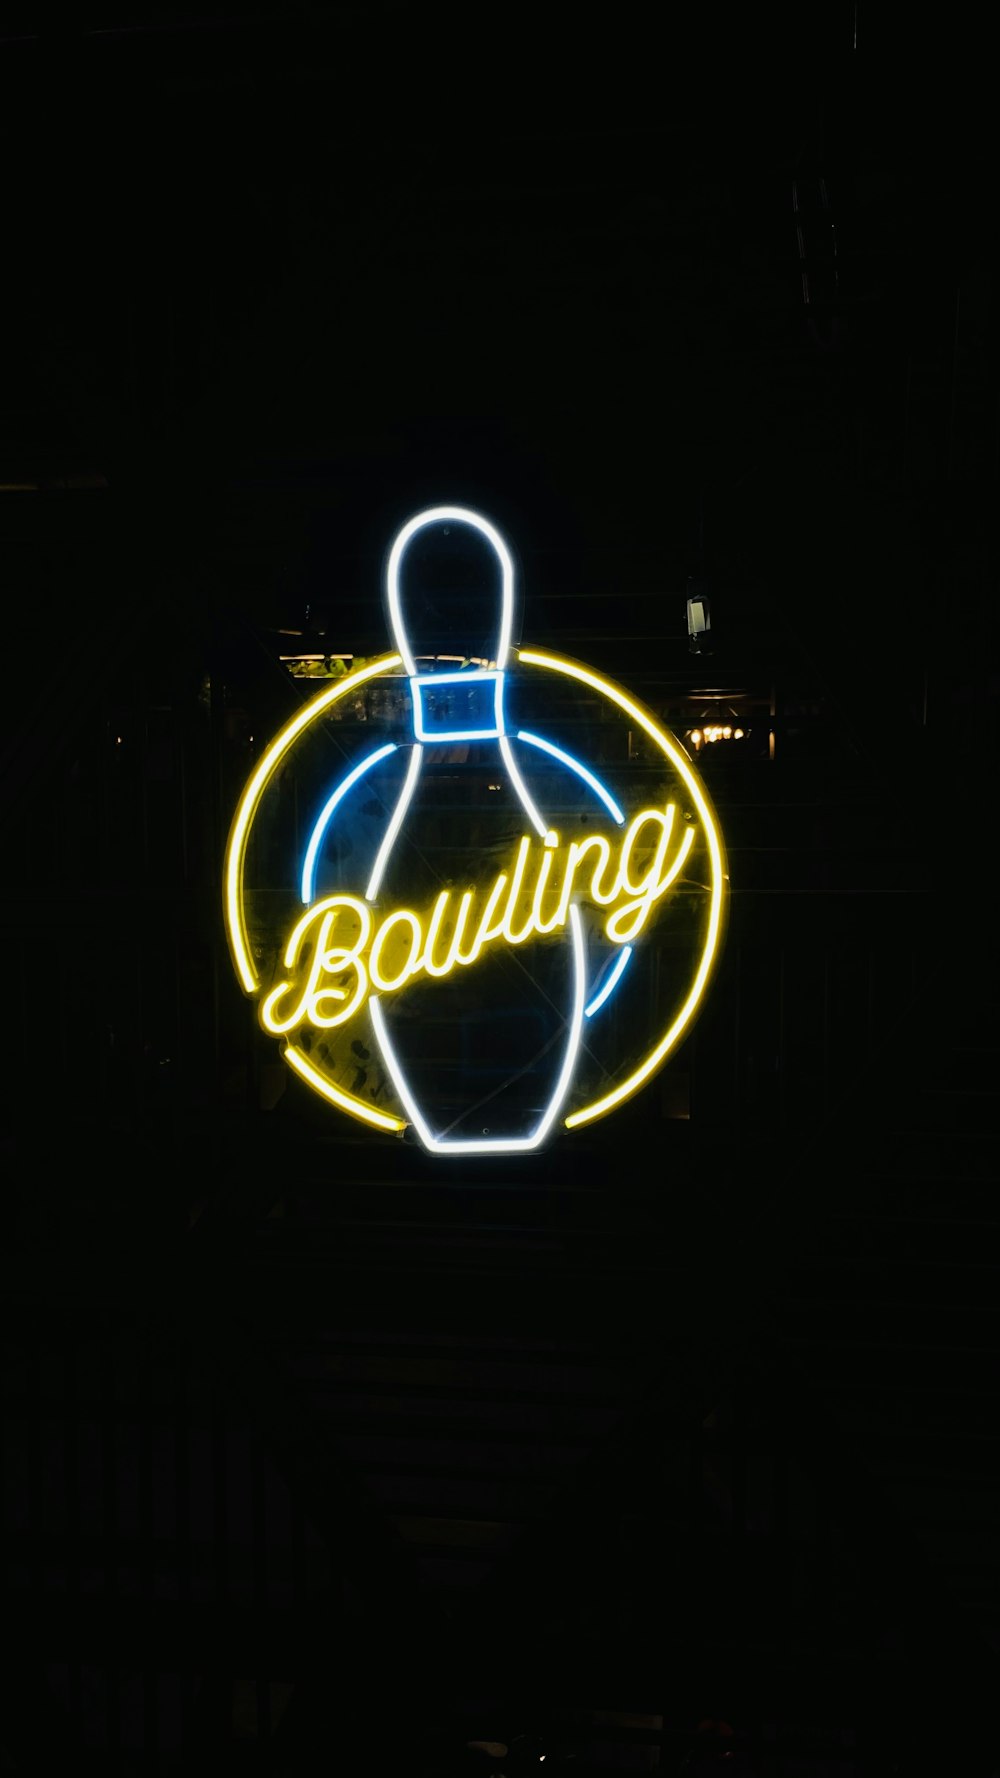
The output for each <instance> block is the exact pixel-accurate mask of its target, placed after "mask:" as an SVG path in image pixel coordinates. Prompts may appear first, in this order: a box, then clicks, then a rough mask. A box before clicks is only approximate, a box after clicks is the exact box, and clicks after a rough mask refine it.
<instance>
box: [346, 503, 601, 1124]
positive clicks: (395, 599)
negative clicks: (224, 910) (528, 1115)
mask: <svg viewBox="0 0 1000 1778" xmlns="http://www.w3.org/2000/svg"><path fill="white" fill-rule="evenodd" d="M445 523H453V524H465V525H469V526H470V527H471V528H472V529H473V530H475V531H478V532H479V533H480V535H481V536H483V537H485V538H486V540H487V542H488V543H489V544H490V545H491V546H492V548H493V551H494V553H495V555H496V556H497V558H498V560H499V562H500V571H501V606H500V629H499V635H498V639H497V651H496V656H495V660H494V666H493V668H492V669H490V670H488V671H482V670H480V671H478V672H475V679H476V680H478V681H480V682H482V681H484V680H489V679H493V680H494V681H495V684H496V692H495V696H494V703H493V714H494V723H493V727H492V729H491V728H489V727H487V728H479V729H476V730H475V731H473V732H474V735H475V738H477V739H480V740H487V739H489V740H494V739H495V740H496V742H497V744H498V746H499V749H500V755H501V758H502V759H503V762H504V765H505V767H506V769H507V773H508V775H509V778H510V781H511V783H512V784H513V786H514V789H515V791H516V793H517V796H518V800H519V801H520V803H521V806H522V808H523V809H524V812H525V814H526V815H527V817H528V819H529V821H530V822H531V825H532V826H533V828H534V829H535V832H536V833H537V834H538V835H539V837H540V838H541V839H542V840H543V841H544V842H545V843H546V844H549V845H553V844H555V836H554V835H553V836H552V838H551V839H550V837H549V835H550V832H551V830H550V828H549V825H548V823H547V822H546V821H545V820H544V819H543V817H542V816H541V814H540V813H539V811H538V809H537V808H536V806H535V803H534V801H533V799H532V797H531V795H530V792H529V791H528V787H527V785H526V784H525V782H524V779H523V778H522V777H521V774H520V772H519V771H518V768H517V762H516V760H515V759H514V755H513V752H512V751H511V745H510V740H509V737H508V736H507V734H506V731H505V723H504V710H503V674H504V667H505V664H506V660H507V656H508V654H509V652H510V636H511V629H512V626H513V619H514V564H513V562H512V560H511V556H510V551H509V550H508V548H507V546H506V544H505V543H504V540H503V538H502V537H501V536H500V533H499V532H498V531H497V530H496V529H495V528H494V526H492V525H491V524H490V523H489V521H488V520H486V519H484V518H481V517H480V515H479V514H478V513H475V512H471V511H470V510H469V509H468V508H466V507H462V506H434V507H429V508H428V509H427V510H426V511H424V512H420V513H416V514H415V515H414V517H413V518H411V519H409V520H408V521H407V523H406V524H405V525H404V526H403V527H402V530H401V531H399V532H398V534H397V536H396V538H395V541H394V543H393V546H392V549H391V551H390V553H389V562H388V567H387V571H386V592H387V601H388V607H389V622H390V626H391V628H392V633H393V639H394V641H395V643H396V647H397V649H398V651H399V653H400V655H401V656H402V660H403V665H404V667H405V669H406V672H407V675H408V677H409V680H410V691H411V696H412V699H413V712H414V734H415V735H416V734H417V733H418V732H419V731H420V730H421V729H423V723H422V691H423V687H424V686H425V685H427V686H435V687H436V686H439V685H441V684H443V683H446V682H447V683H452V684H453V683H454V682H455V681H456V680H458V679H461V678H462V677H463V675H461V674H448V675H447V676H442V675H438V674H435V673H428V674H420V673H418V672H417V664H416V661H415V659H414V656H413V651H412V649H411V648H410V640H409V636H408V634H407V629H406V623H405V621H404V618H403V611H402V605H401V601H400V586H399V571H400V567H401V564H402V560H403V555H404V553H405V550H406V548H407V546H408V544H409V543H411V542H412V540H413V538H414V537H415V536H416V534H417V532H418V531H423V530H426V528H427V526H428V525H434V524H445ZM423 732H424V734H425V736H426V730H425V729H423ZM434 738H435V740H437V739H441V738H443V737H438V736H435V737H434ZM450 738H452V739H454V738H459V732H458V731H452V735H451V737H450ZM463 738H464V737H463ZM470 738H472V737H471V736H470ZM423 751H424V744H423V743H422V742H421V741H420V740H415V741H414V744H413V751H412V755H411V759H410V766H409V770H408V771H407V774H406V779H405V781H404V784H403V787H402V790H401V791H400V794H399V798H398V801H397V803H396V808H395V810H394V812H393V815H392V819H391V821H390V823H389V827H388V829H387V832H386V835H385V838H384V840H383V842H382V845H381V846H380V848H379V852H378V856H377V858H376V860H375V865H374V868H373V870H372V874H371V877H370V879H369V882H368V887H367V889H366V890H365V900H366V901H374V899H375V898H376V896H377V895H378V891H379V888H380V886H381V883H382V878H383V876H384V874H385V870H386V866H387V864H388V860H389V857H390V855H391V852H392V848H393V846H394V844H395V841H396V839H397V837H398V834H399V830H400V828H401V826H402V823H403V819H404V817H405V814H406V810H407V808H408V807H409V804H410V802H411V800H412V797H413V793H414V791H415V789H416V786H417V782H418V780H419V777H420V768H421V765H422V761H423ZM570 917H571V929H572V942H573V971H574V990H573V1011H572V1013H571V1016H570V1020H569V1029H568V1038H567V1044H566V1052H565V1055H564V1058H563V1065H562V1068H561V1070H560V1073H559V1077H558V1080H557V1081H556V1086H555V1089H554V1091H553V1094H552V1097H551V1098H550V1100H549V1103H548V1105H547V1106H546V1108H545V1111H544V1112H543V1114H542V1116H541V1118H540V1120H539V1122H538V1124H537V1126H536V1128H535V1129H534V1131H533V1132H532V1133H531V1135H530V1136H522V1137H486V1136H483V1137H477V1138H466V1137H457V1138H449V1137H447V1136H437V1135H435V1134H434V1133H433V1131H432V1130H431V1129H430V1127H429V1126H428V1124H427V1122H426V1119H425V1118H424V1117H423V1114H422V1113H421V1111H420V1108H419V1106H418V1105H417V1103H416V1100H415V1098H414V1095H413V1093H412V1091H411V1089H410V1086H409V1083H408V1082H407V1080H406V1078H405V1076H404V1074H403V1071H402V1068H401V1066H400V1063H399V1058H398V1057H397V1055H396V1053H395V1050H394V1049H393V1046H392V1043H391V1040H390V1038H389V1034H388V1031H387V1029H386V1024H385V1018H384V1015H383V1013H382V1009H381V1006H380V1004H379V997H378V995H372V996H371V998H370V999H369V1003H368V1004H369V1008H370V1011H371V1019H372V1025H373V1028H374V1030H375V1034H376V1037H377V1039H378V1042H379V1047H380V1048H381V1050H382V1058H383V1061H384V1062H385V1065H386V1070H387V1072H388V1074H389V1077H390V1079H391V1080H392V1083H393V1085H394V1086H395V1088H396V1091H397V1093H398V1094H399V1097H400V1099H401V1101H402V1103H403V1105H404V1106H405V1108H406V1111H407V1114H408V1115H409V1117H410V1119H411V1121H412V1122H413V1124H414V1127H415V1128H416V1130H417V1132H418V1134H419V1135H420V1138H421V1141H422V1142H423V1144H424V1146H425V1148H428V1149H430V1150H432V1151H433V1152H437V1153H439V1152H441V1151H442V1150H447V1151H448V1152H450V1153H453V1154H487V1153H491V1152H492V1153H512V1152H519V1151H525V1150H528V1149H532V1148H537V1147H538V1146H539V1145H540V1144H541V1143H542V1142H543V1141H544V1139H545V1137H546V1135H547V1134H548V1132H549V1129H550V1128H551V1125H552V1123H553V1121H554V1119H555V1117H556V1114H557V1113H558V1111H559V1109H560V1107H561V1105H562V1103H563V1100H564V1099H565V1097H566V1094H567V1092H568V1091H569V1086H570V1081H571V1079H572V1074H573V1066H574V1064H575V1062H576V1058H577V1054H578V1052H579V1047H580V1034H581V1030H582V1026H583V1016H584V990H585V981H586V959H585V955H584V948H583V929H582V924H581V921H580V915H579V911H578V910H577V909H575V908H574V909H571V910H570Z"/></svg>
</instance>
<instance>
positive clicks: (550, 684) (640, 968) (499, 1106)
mask: <svg viewBox="0 0 1000 1778" xmlns="http://www.w3.org/2000/svg"><path fill="white" fill-rule="evenodd" d="M516 590H517V589H516V585H515V569H514V562H513V558H512V556H511V552H510V550H509V549H508V547H507V544H506V543H505V542H504V539H503V537H502V536H501V535H500V533H499V532H498V531H497V529H496V528H495V527H494V526H493V525H492V524H491V523H490V522H489V521H488V520H487V519H486V518H484V517H483V516H482V515H481V514H479V513H477V512H473V511H470V510H468V509H467V508H464V507H459V506H437V507H433V508H430V509H429V510H426V511H423V512H420V513H417V514H416V515H415V516H414V517H412V518H411V519H410V520H409V521H408V522H407V523H406V524H404V525H403V527H402V529H401V530H400V531H399V532H398V534H397V536H396V538H395V540H394V541H393V543H392V546H391V549H390V551H389V553H388V557H387V561H386V569H385V586H384V593H385V602H386V610H387V617H388V623H389V628H390V631H391V634H392V638H393V641H394V643H395V649H394V651H393V652H391V653H388V654H385V655H382V656H380V657H379V658H378V659H377V660H372V661H368V662H366V663H365V664H364V665H363V666H361V667H360V668H359V669H357V670H356V671H354V672H351V673H349V674H347V675H346V676H345V677H342V678H340V679H337V680H335V681H333V682H332V684H330V685H329V686H327V687H325V688H324V689H323V690H322V691H321V692H319V693H318V694H317V695H316V696H315V697H313V698H312V699H311V700H310V701H309V702H308V703H307V704H305V705H304V706H303V707H302V709H300V710H299V711H298V712H297V713H296V714H295V716H294V717H293V718H292V719H291V720H290V721H289V722H287V723H286V724H285V725H284V727H283V728H282V729H281V730H280V732H279V733H278V734H277V735H276V736H275V737H274V739H273V740H272V741H271V742H270V744H269V745H268V746H267V747H266V748H265V750H264V752H263V754H262V757H261V758H260V760H259V761H258V763H257V765H256V767H255V769H254V771H253V772H252V774H251V776H250V778H249V781H248V782H247V784H246V786H245V788H244V790H243V793H242V795H241V797H240V799H239V803H238V806H237V808H236V812H235V815H234V817H233V821H232V826H231V829H230V834H229V841H228V846H227V850H226V860H225V873H224V874H225V910H224V911H225V921H226V931H227V937H228V941H229V947H230V952H231V955H232V960H233V964H234V967H235V970H236V973H237V976H238V978H239V980H240V982H241V984H242V987H243V989H244V991H245V993H246V994H247V995H249V996H251V997H252V998H253V999H254V1000H255V1002H256V1005H257V1016H258V1019H259V1023H260V1025H261V1027H262V1029H263V1031H264V1032H265V1033H267V1034H268V1036H270V1037H272V1038H273V1039H274V1040H275V1041H276V1043H277V1044H278V1045H279V1046H280V1051H281V1054H282V1055H283V1057H284V1060H285V1062H286V1063H287V1064H288V1066H289V1067H290V1068H291V1069H293V1070H294V1072H295V1073H296V1074H297V1075H298V1076H299V1077H300V1078H301V1079H302V1080H303V1081H304V1082H305V1083H306V1084H307V1085H308V1086H309V1087H310V1088H312V1089H313V1090H314V1091H315V1092H316V1093H317V1094H319V1095H320V1096H321V1097H322V1098H323V1099H324V1100H326V1101H328V1102H329V1103H330V1104H331V1105H333V1106H336V1107H337V1108H339V1110H340V1111H341V1112H343V1113H346V1114H347V1115H349V1116H350V1117H352V1118H355V1119H357V1120H359V1121H360V1122H361V1123H363V1124H366V1125H369V1126H371V1127H372V1128H374V1129H376V1130H381V1131H385V1132H392V1133H395V1134H398V1135H404V1134H405V1135H408V1136H411V1137H413V1138H415V1139H416V1140H417V1141H418V1142H419V1143H420V1144H421V1145H422V1146H423V1147H424V1148H425V1149H426V1150H428V1151H429V1152H431V1153H434V1154H462V1155H474V1154H489V1153H518V1152H528V1151H531V1150H534V1149H538V1148H540V1147H541V1146H542V1145H543V1144H544V1143H545V1142H546V1141H547V1140H549V1139H550V1138H551V1137H553V1136H554V1135H555V1134H556V1133H558V1132H560V1131H572V1130H575V1129H579V1128H580V1127H582V1126H584V1125H587V1124H589V1123H591V1122H593V1121H594V1120H595V1119H598V1118H602V1117H604V1116H606V1115H607V1114H608V1113H611V1112H614V1111H615V1110H616V1109H617V1108H618V1107H619V1106H621V1105H622V1104H624V1103H625V1102H626V1101H627V1100H628V1099H629V1098H631V1096H632V1095H633V1094H635V1093H636V1092H638V1091H639V1090H640V1089H641V1088H643V1087H644V1086H646V1085H647V1083H648V1082H649V1081H650V1080H651V1079H652V1078H653V1077H654V1075H656V1074H657V1072H658V1071H659V1070H660V1069H661V1067H662V1065H663V1064H664V1063H665V1062H666V1060H667V1058H668V1057H669V1056H671V1055H672V1053H673V1052H674V1051H676V1049H677V1046H678V1044H679V1043H680V1042H681V1040H682V1039H683V1037H684V1036H685V1034H686V1033H688V1032H689V1030H690V1028H691V1025H692V1021H693V1020H694V1017H695V1015H696V1013H697V1010H698V1008H699V1006H700V1004H701V1002H702V999H703V996H704V994H705V991H706V988H707V986H708V983H709V980H710V977H711V975H712V971H713V968H714V965H715V963H716V961H717V958H718V954H719V949H720V945H721V940H722V934H723V927H724V920H725V911H726V894H727V889H728V877H727V871H726V863H725V854H724V848H723V842H722V838H721V835H720V832H719V827H718V822H717V820H716V817H715V814H714V811H713V809H712V806H711V803H710V801H709V798H708V795H707V794H706V791H705V788H704V785H703V784H702V783H701V781H700V778H699V776H698V774H697V772H696V771H695V769H694V767H693V765H692V762H691V759H690V757H689V755H688V754H687V753H686V751H685V749H684V748H683V747H682V746H681V745H680V743H679V742H678V741H677V740H676V739H675V738H674V737H673V735H672V734H670V733H669V731H668V730H667V729H665V728H664V727H663V726H662V725H661V723H660V722H659V721H658V720H657V718H656V717H655V716H654V715H653V713H652V712H651V711H650V710H648V709H647V708H645V707H644V706H643V705H642V704H641V703H640V702H639V701H638V700H637V699H635V698H634V697H632V696H631V695H630V694H629V693H628V692H627V691H625V690H623V689H622V688H621V687H620V686H618V685H616V684H615V683H614V682H613V681H611V680H610V679H608V678H606V677H605V676H604V675H603V674H601V673H599V672H596V671H594V670H593V669H592V668H590V667H588V666H585V665H583V664H582V663H580V662H577V661H575V660H571V659H568V658H566V657H564V656H562V655H557V654H552V653H549V652H547V651H543V650H540V649H532V648H525V647H520V646H515V644H514V641H513V630H514V617H515V594H516ZM448 644H450V647H449V646H448ZM595 745H596V750H597V752H598V753H599V755H600V757H599V758H593V757H588V756H589V755H591V754H592V753H593V751H594V748H595Z"/></svg>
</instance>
